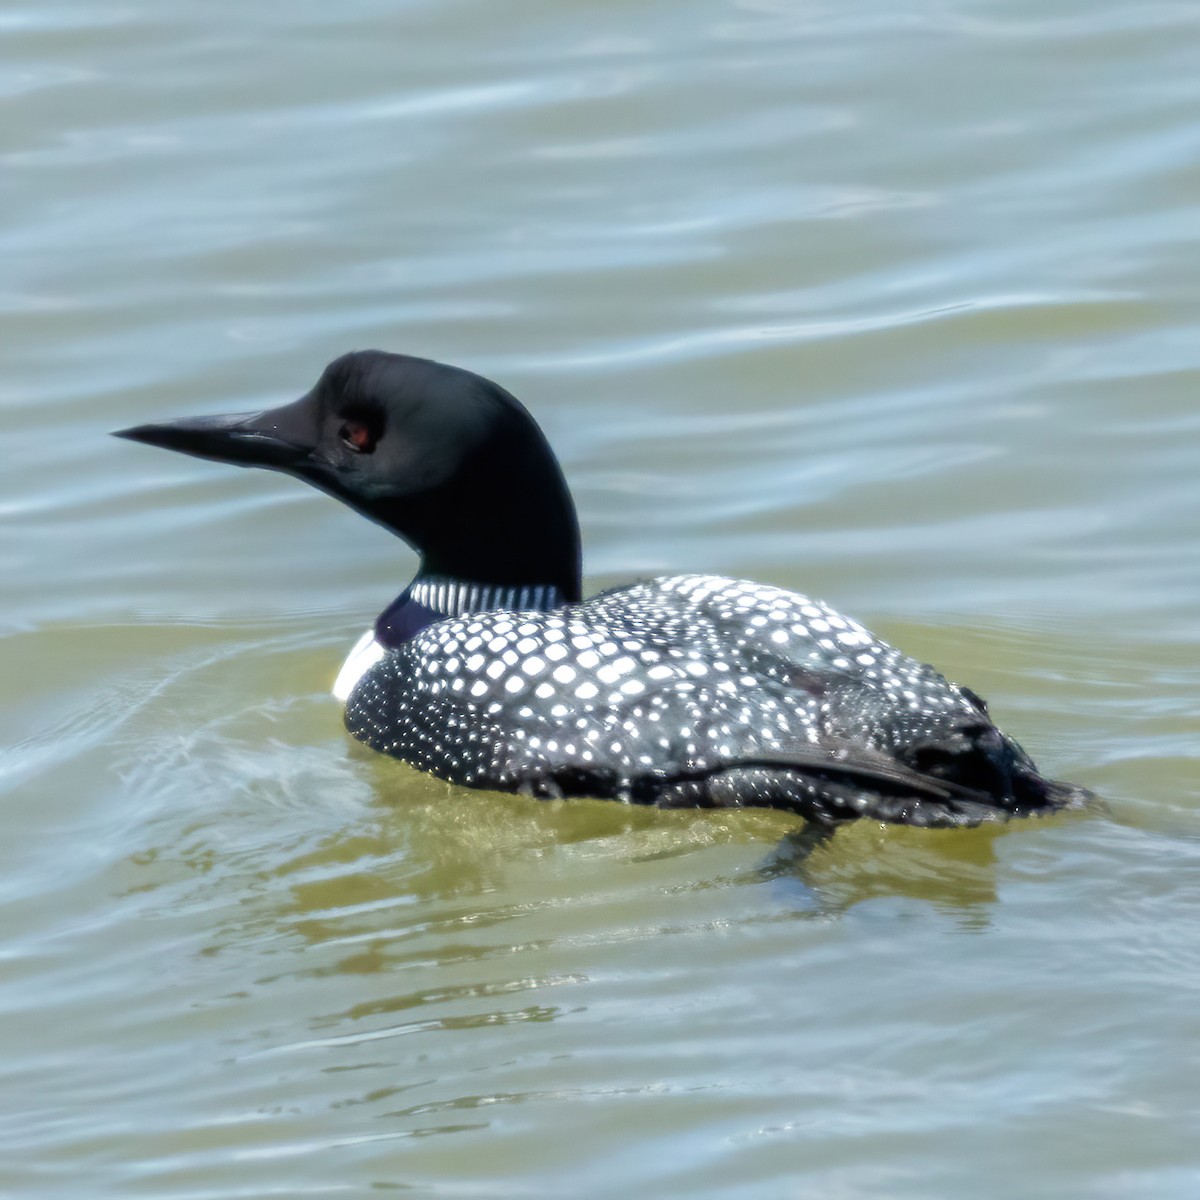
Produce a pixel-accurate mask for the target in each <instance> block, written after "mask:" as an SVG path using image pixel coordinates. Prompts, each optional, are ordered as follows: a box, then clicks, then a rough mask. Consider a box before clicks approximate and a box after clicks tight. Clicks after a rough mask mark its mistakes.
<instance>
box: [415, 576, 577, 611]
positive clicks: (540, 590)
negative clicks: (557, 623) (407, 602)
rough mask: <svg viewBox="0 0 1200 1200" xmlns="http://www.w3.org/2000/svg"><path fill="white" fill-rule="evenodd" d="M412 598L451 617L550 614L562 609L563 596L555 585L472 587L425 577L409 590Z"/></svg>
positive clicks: (469, 584)
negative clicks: (509, 613) (490, 614)
mask: <svg viewBox="0 0 1200 1200" xmlns="http://www.w3.org/2000/svg"><path fill="white" fill-rule="evenodd" d="M408 597H409V599H411V600H415V601H416V602H417V603H418V604H420V605H422V606H423V607H425V608H428V609H430V610H431V611H433V612H436V613H441V614H442V615H444V616H447V617H460V616H462V615H463V614H464V613H471V612H491V611H494V610H496V609H501V610H505V611H508V612H549V611H550V610H551V609H554V608H561V607H562V605H563V603H564V600H563V596H562V593H561V592H560V591H559V590H558V588H556V587H554V586H553V585H552V584H531V585H523V586H521V587H512V586H500V585H496V584H488V583H469V582H467V581H466V580H462V579H451V578H449V577H448V576H445V575H422V576H420V577H419V578H417V579H414V580H413V582H412V584H411V585H410V586H409V588H408Z"/></svg>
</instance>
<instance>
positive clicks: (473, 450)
mask: <svg viewBox="0 0 1200 1200" xmlns="http://www.w3.org/2000/svg"><path fill="white" fill-rule="evenodd" d="M116 436H117V437H123V438H129V439H130V440H132V441H135V442H146V443H147V444H149V445H152V446H162V447H165V448H166V449H168V450H179V451H181V452H182V453H184V454H192V455H195V456H197V457H199V458H208V459H214V460H216V461H217V462H227V463H236V464H237V465H239V466H258V467H270V468H272V469H274V470H277V471H285V472H287V473H288V474H289V475H295V476H297V477H298V478H300V479H304V480H306V481H307V482H308V483H311V484H313V485H314V486H315V487H318V488H320V489H321V490H322V491H325V492H328V493H329V494H330V495H333V496H336V497H337V498H338V499H339V500H343V501H345V502H346V503H347V504H349V505H350V507H351V508H354V509H356V510H357V511H358V512H360V513H362V514H363V515H364V516H366V517H369V518H370V519H371V520H372V521H376V522H378V523H379V524H380V525H383V526H386V527H387V528H388V529H391V530H392V531H393V532H395V533H397V534H399V535H400V536H401V537H402V538H404V540H405V541H407V542H408V543H409V544H410V545H411V546H412V547H413V548H414V549H415V550H416V551H417V552H418V553H419V554H420V555H421V560H422V571H423V573H427V574H430V575H445V576H449V577H452V578H457V579H465V580H472V581H475V582H479V583H484V584H495V585H504V586H523V585H539V584H548V585H551V586H553V587H556V588H557V589H558V590H559V592H560V593H561V594H562V596H563V598H564V599H566V600H568V601H570V600H578V599H579V596H580V579H579V570H580V568H579V530H578V525H577V523H576V519H575V507H574V505H573V504H572V502H571V496H570V493H569V492H568V491H567V486H566V482H565V481H564V479H563V476H562V471H561V470H560V468H559V465H558V462H557V460H556V459H555V457H554V454H553V452H552V451H551V449H550V447H549V445H548V444H547V442H546V439H545V437H544V436H543V434H542V431H541V430H540V429H539V428H538V426H537V424H536V423H535V422H534V420H533V418H532V417H531V416H530V415H529V413H528V412H526V411H525V409H524V407H523V406H522V405H521V404H520V403H519V402H518V401H517V400H516V399H515V398H514V397H513V396H511V395H509V393H508V392H506V391H505V390H504V389H503V388H502V387H500V386H499V385H497V384H495V383H492V382H491V381H490V380H487V379H484V378H482V377H481V376H479V375H473V374H472V373H471V372H470V371H463V370H460V369H458V368H457V367H449V366H445V365H444V364H442V363H436V362H431V361H429V360H428V359H423V358H411V357H409V356H407V355H403V354H387V353H384V352H383V351H379V350H363V351H356V352H354V353H352V354H344V355H343V356H342V357H341V358H338V359H335V360H334V361H333V362H332V363H330V364H329V366H328V367H326V368H325V371H324V372H323V373H322V375H321V378H320V379H319V380H318V381H317V384H316V386H315V387H314V388H313V389H312V390H311V391H310V392H309V393H308V394H307V395H305V396H302V397H301V398H300V399H299V400H296V401H294V402H292V403H291V404H285V405H283V406H281V407H280V408H273V409H269V410H267V411H266V412H261V413H242V414H237V415H234V416H217V417H186V418H183V419H181V420H176V421H166V422H163V423H161V424H153V425H137V426H134V427H133V428H132V429H122V430H120V431H118V432H117V435H116Z"/></svg>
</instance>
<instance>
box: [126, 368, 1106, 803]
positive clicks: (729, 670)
mask: <svg viewBox="0 0 1200 1200" xmlns="http://www.w3.org/2000/svg"><path fill="white" fill-rule="evenodd" d="M120 436H122V437H126V438H130V439H132V440H134V441H141V442H147V443H150V444H151V445H156V446H163V447H166V448H168V449H172V450H180V451H183V452H184V453H187V454H194V455H197V456H199V457H201V458H210V459H216V460H218V461H221V462H228V463H237V464H239V465H243V466H263V467H271V468H274V469H276V470H281V471H285V472H287V473H288V474H291V475H295V476H297V477H298V478H300V479H304V480H306V481H307V482H309V483H311V484H314V485H315V486H316V487H318V488H320V489H322V490H323V491H326V492H329V493H330V494H331V495H333V496H336V497H338V499H340V500H343V501H345V502H346V503H347V504H349V505H350V506H351V507H353V508H355V509H356V510H357V511H358V512H360V513H362V514H363V515H364V516H366V517H369V518H370V519H371V520H373V521H376V522H378V523H379V524H381V525H384V526H386V527H387V528H388V529H390V530H392V531H393V532H395V533H397V534H398V535H399V536H400V537H402V538H404V539H405V540H406V541H407V542H409V543H410V544H411V545H412V546H413V547H414V549H415V550H416V551H417V552H418V553H419V554H420V556H421V565H420V570H419V572H418V574H417V576H416V578H415V579H414V580H413V582H412V583H411V584H410V585H409V587H408V588H406V589H405V591H404V592H403V593H402V594H401V595H400V596H399V597H398V598H397V599H396V600H395V601H394V602H393V603H392V604H391V605H390V606H389V607H388V608H387V609H386V610H385V611H384V612H383V614H382V615H381V616H380V617H379V619H378V621H377V622H376V624H375V627H374V629H372V630H371V631H369V632H368V633H367V634H365V635H364V637H363V638H362V640H361V641H360V642H359V644H358V645H357V646H356V647H355V648H354V650H353V652H352V653H351V655H350V658H349V659H348V660H347V662H346V664H345V666H344V667H343V669H342V673H341V675H340V676H339V678H338V682H337V684H336V685H335V692H336V693H337V694H338V696H339V697H340V698H341V699H343V700H345V701H346V715H345V719H346V726H347V728H348V729H349V730H350V732H351V733H353V734H354V736H355V737H357V738H360V739H361V740H362V741H364V742H366V743H367V744H368V745H370V746H372V747H374V748H375V749H376V750H380V751H382V752H384V753H385V754H390V755H394V756H395V757H397V758H400V759H403V760H405V761H406V762H409V763H412V764H413V765H414V766H417V767H420V768H422V769H424V770H427V771H430V772H432V773H433V774H435V775H437V776H439V777H441V778H443V779H446V780H449V781H451V782H454V783H458V784H464V785H467V786H469V787H478V788H491V789H496V790H502V791H522V792H529V793H531V794H533V795H536V796H574V795H587V796H597V797H611V798H614V799H618V800H623V801H628V802H634V803H640V804H656V805H661V806H667V807H682V806H698V807H736V806H742V805H766V806H769V807H775V808H784V809H789V810H792V811H795V812H797V813H800V814H802V815H803V816H805V817H807V818H809V819H811V820H814V821H819V822H825V823H831V822H836V821H841V820H845V819H849V818H853V817H871V818H874V819H877V820H882V821H898V822H906V823H909V824H914V825H964V824H975V823H978V822H980V821H985V820H993V819H997V818H1004V817H1008V816H1016V815H1028V814H1033V813H1044V812H1047V811H1051V810H1054V809H1058V808H1061V807H1064V806H1068V805H1074V804H1078V803H1080V802H1082V800H1083V799H1084V798H1085V796H1086V793H1085V792H1084V791H1083V789H1081V788H1077V787H1074V786H1072V785H1070V784H1064V783H1058V782H1054V781H1051V780H1047V779H1044V778H1043V777H1042V776H1041V775H1040V774H1039V773H1038V771H1037V769H1036V768H1035V767H1034V765H1033V763H1032V762H1031V761H1030V759H1029V757H1028V755H1026V754H1025V752H1024V751H1023V750H1022V749H1021V748H1020V747H1019V746H1018V745H1017V744H1016V742H1014V741H1012V739H1010V738H1008V737H1006V736H1005V735H1004V734H1003V733H1001V732H1000V730H999V729H997V728H996V726H995V725H994V724H993V723H992V722H991V720H990V719H989V718H988V715H987V710H986V707H985V705H984V704H983V702H982V701H981V700H980V699H979V698H978V697H977V696H976V695H974V693H972V692H971V691H969V690H968V689H966V688H962V687H958V686H956V685H955V684H952V683H949V682H948V681H947V680H946V679H944V678H943V677H942V676H941V675H940V674H938V672H937V671H935V670H934V669H933V668H932V667H929V666H926V665H925V664H923V663H920V662H917V661H915V660H914V659H911V658H908V657H907V656H905V655H903V654H901V653H900V652H899V651H898V650H895V649H893V648H892V647H891V646H888V645H886V644H884V643H883V642H881V641H879V640H878V639H877V638H875V637H874V636H873V635H872V634H870V633H869V632H868V631H867V630H866V629H864V628H863V627H862V626H861V625H859V624H858V623H857V622H856V621H853V620H851V619H850V618H848V617H845V616H842V615H841V614H839V613H837V612H835V611H834V610H833V609H831V608H829V607H828V606H827V605H825V604H822V603H821V602H819V601H816V600H811V599H808V598H807V597H805V596H800V595H797V594H795V593H794V592H788V591H784V590H782V589H780V588H775V587H769V586H766V585H763V584H758V583H749V582H745V581H742V580H735V579H725V578H721V577H718V576H712V575H682V576H675V577H671V578H664V579H654V580H651V581H649V582H641V583H634V584H631V585H628V586H625V587H620V588H615V589H613V590H611V591H608V592H604V593H602V594H600V595H598V596H594V597H593V598H591V599H590V600H586V601H581V595H580V553H579V532H578V526H577V523H576V518H575V509H574V505H573V503H572V501H571V496H570V493H569V492H568V491H567V487H566V484H565V482H564V480H563V476H562V472H561V470H560V469H559V466H558V463H557V461H556V460H555V457H554V454H553V452H552V451H551V450H550V447H549V446H548V444H547V442H546V440H545V438H544V436H543V434H542V432H541V430H540V429H539V428H538V427H537V425H536V424H535V423H534V421H533V419H532V418H531V417H530V416H529V414H528V413H527V412H526V411H525V409H524V408H523V407H522V406H521V404H520V403H518V401H517V400H516V399H514V398H513V397H512V396H510V395H509V394H508V393H507V392H506V391H504V389H503V388H501V387H499V386H498V385H496V384H494V383H491V382H489V381H488V380H486V379H482V378H480V377H479V376H478V375H473V374H471V373H470V372H467V371H463V370H459V369H457V368H454V367H449V366H444V365H442V364H440V363H434V362H429V361H427V360H424V359H419V358H410V357H407V356H403V355H395V354H385V353H382V352H378V351H365V352H359V353H353V354H347V355H344V356H343V357H342V358H339V359H337V360H336V361H335V362H333V363H331V364H330V365H329V367H328V368H327V369H326V370H325V372H324V374H323V375H322V376H321V378H320V380H319V381H318V383H317V385H316V386H315V387H314V388H313V389H312V391H310V392H309V393H308V394H307V395H306V396H304V397H302V398H301V399H300V400H297V401H295V402H294V403H291V404H287V405H284V406H283V407H280V408H277V409H272V410H270V411H268V412H263V413H258V414H252V415H238V416H222V417H198V418H189V419H184V420H179V421H171V422H165V423H162V424H153V425H141V426H137V427H136V428H133V429H127V430H123V431H122V432H121V434H120Z"/></svg>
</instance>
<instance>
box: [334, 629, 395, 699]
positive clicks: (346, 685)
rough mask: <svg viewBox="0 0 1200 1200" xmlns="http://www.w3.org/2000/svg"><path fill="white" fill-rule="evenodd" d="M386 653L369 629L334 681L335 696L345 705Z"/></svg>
mask: <svg viewBox="0 0 1200 1200" xmlns="http://www.w3.org/2000/svg"><path fill="white" fill-rule="evenodd" d="M385 653H386V651H385V650H384V648H383V647H382V646H381V645H380V644H379V643H378V642H377V641H376V640H375V630H374V629H368V630H367V632H366V633H364V634H363V635H362V637H360V638H359V639H358V641H357V642H355V643H354V649H353V650H351V651H350V655H349V657H348V658H347V659H346V661H345V662H344V663H342V669H341V670H340V671H339V672H338V677H337V678H336V679H335V680H334V681H333V694H334V695H335V696H336V697H337V698H338V699H339V700H340V701H341V702H342V703H343V704H345V703H346V701H347V700H349V699H350V693H351V692H352V691H354V687H355V685H356V684H357V683H358V681H359V680H360V679H361V678H362V677H363V676H364V675H365V674H366V673H367V672H368V671H369V670H370V669H371V668H372V667H373V666H374V665H375V664H376V663H377V662H378V661H379V660H380V659H381V658H382V657H383V656H384V654H385Z"/></svg>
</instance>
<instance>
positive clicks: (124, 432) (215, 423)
mask: <svg viewBox="0 0 1200 1200" xmlns="http://www.w3.org/2000/svg"><path fill="white" fill-rule="evenodd" d="M311 409H312V404H311V402H310V400H309V398H308V397H307V396H306V397H304V398H303V399H302V400H297V401H296V402H295V403H293V404H287V405H284V406H283V407H282V408H273V409H269V410H268V411H266V412H261V413H235V414H233V415H229V416H214V417H182V418H180V419H179V420H176V421H162V422H157V423H155V424H151V425H134V426H132V427H131V428H129V429H117V430H114V432H113V437H119V438H127V439H128V440H129V441H131V442H144V443H145V444H146V445H147V446H161V447H162V448H163V449H164V450H178V451H179V452H180V453H181V454H191V455H193V456H195V457H196V458H207V459H211V460H213V461H214V462H224V463H235V464H236V465H238V466H241V467H278V468H283V469H285V470H286V469H287V468H288V467H292V466H295V465H296V464H297V463H299V462H300V461H301V460H302V459H304V458H306V457H307V456H308V455H309V454H310V453H311V452H312V450H313V448H314V446H315V445H316V422H315V420H314V418H313V416H312V415H311Z"/></svg>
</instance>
